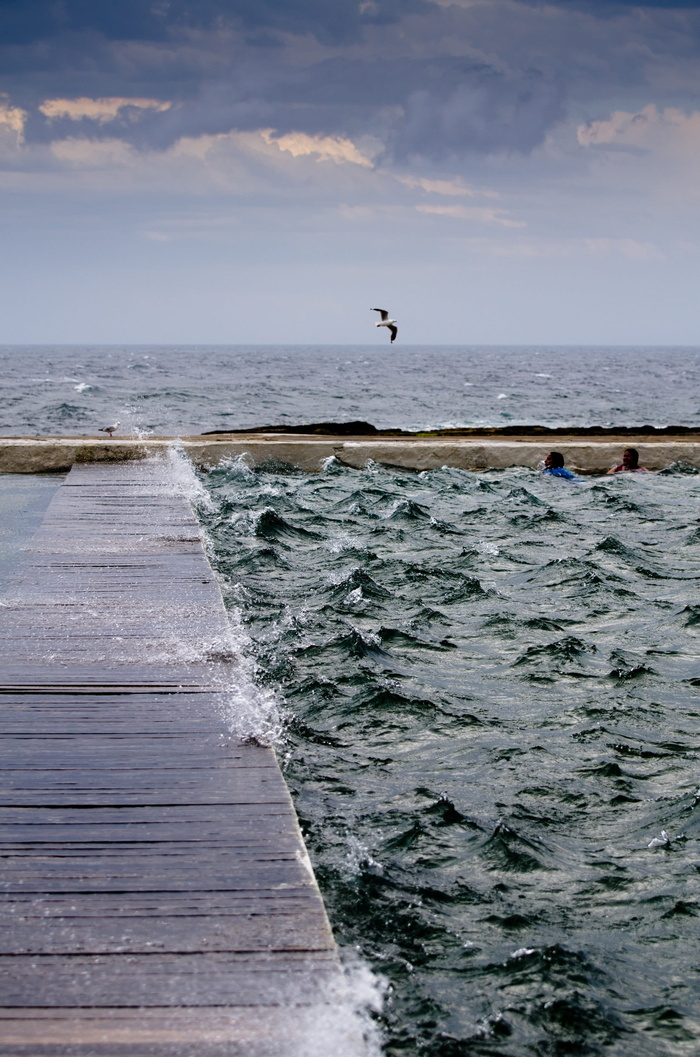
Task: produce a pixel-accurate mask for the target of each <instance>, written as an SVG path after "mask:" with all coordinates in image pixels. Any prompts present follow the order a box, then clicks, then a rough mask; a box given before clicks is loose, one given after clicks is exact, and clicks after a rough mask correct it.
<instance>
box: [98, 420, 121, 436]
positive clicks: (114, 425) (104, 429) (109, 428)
mask: <svg viewBox="0 0 700 1057" xmlns="http://www.w3.org/2000/svg"><path fill="white" fill-rule="evenodd" d="M118 425H119V423H118V422H113V423H112V425H111V426H100V427H99V428H98V431H97V432H98V433H106V434H107V435H108V436H109V437H111V436H112V434H113V433H114V431H115V430H116V428H117V426H118Z"/></svg>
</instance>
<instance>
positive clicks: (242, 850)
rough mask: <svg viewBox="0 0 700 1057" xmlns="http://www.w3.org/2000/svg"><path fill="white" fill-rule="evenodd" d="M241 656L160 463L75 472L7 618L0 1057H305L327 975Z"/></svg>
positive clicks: (0, 653)
mask: <svg viewBox="0 0 700 1057" xmlns="http://www.w3.org/2000/svg"><path fill="white" fill-rule="evenodd" d="M236 666H237V657H236V652H235V649H234V648H233V647H232V645H231V638H230V635H229V630H228V625H227V619H226V615H225V610H224V607H223V602H222V599H221V594H220V591H219V589H218V586H217V584H216V580H215V578H214V575H213V573H212V570H211V568H210V566H209V564H208V562H207V560H206V557H205V555H204V552H203V550H202V545H201V541H200V534H199V529H198V526H197V523H196V520H195V518H194V516H193V514H192V511H191V509H190V507H189V504H188V503H187V502H186V500H185V499H184V498H182V497H181V496H179V495H178V494H177V493H176V490H175V489H174V488H173V486H172V482H171V481H170V480H169V479H168V474H167V467H166V466H165V465H160V466H159V465H156V464H152V463H150V462H142V463H132V464H126V465H114V466H99V465H98V466H95V465H91V466H76V467H74V468H73V470H72V471H71V473H70V474H69V476H68V478H67V480H66V482H65V484H64V485H63V486H62V487H61V488H60V489H59V490H58V492H57V494H56V496H55V497H54V499H53V501H52V503H51V504H50V506H49V508H48V510H47V512H46V516H45V518H44V521H43V523H42V525H41V527H40V529H39V531H38V532H37V534H36V536H35V538H34V540H33V541H32V544H31V547H30V548H29V549H28V550H27V552H26V560H25V563H24V565H23V566H22V568H21V569H19V570H18V575H17V577H16V580H15V582H14V583H13V585H12V586H11V588H10V590H9V592H8V594H7V596H6V598H5V600H4V603H3V605H2V607H0V729H2V732H3V739H2V740H1V741H0V789H1V790H2V800H1V803H0V860H1V861H2V872H1V876H0V1057H3V1055H4V1054H9V1053H13V1054H25V1053H26V1054H29V1053H31V1054H33V1055H38V1054H42V1053H45V1054H46V1055H50V1054H59V1053H65V1054H69V1053H70V1054H71V1055H84V1057H87V1055H88V1054H90V1055H91V1057H94V1055H96V1054H98V1053H99V1054H103V1055H104V1057H109V1055H112V1054H116V1053H120V1054H125V1055H126V1054H133V1055H136V1054H145V1053H146V1052H147V1053H149V1054H159V1053H163V1054H164V1055H165V1054H166V1053H167V1054H169V1055H171V1057H172V1055H176V1054H179V1053H182V1054H183V1057H184V1054H187V1055H188V1057H189V1055H190V1054H191V1053H192V1052H193V1051H192V1045H194V1043H195V1042H196V1045H197V1053H198V1055H199V1054H200V1053H201V1054H208V1053H211V1054H215V1053H219V1052H220V1053H221V1054H222V1055H223V1053H224V1052H225V1053H226V1054H227V1057H231V1054H235V1053H238V1052H240V1053H246V1054H247V1055H248V1054H253V1053H255V1054H256V1057H257V1054H258V1053H260V1054H263V1053H266V1052H268V1050H269V1052H270V1054H272V1053H273V1052H274V1053H275V1054H283V1053H290V1054H292V1053H296V1052H298V1051H295V1050H292V1049H289V1047H290V1046H291V1045H293V1043H292V1042H291V1041H290V1040H293V1039H294V1037H295V1036H294V1032H293V1031H292V1030H291V1026H292V1025H293V1024H294V1023H295V1022H296V1023H298V1022H299V1016H300V1014H299V1009H300V1008H303V1007H305V1006H306V1007H308V1008H312V1007H314V1006H315V1005H317V1004H323V1003H324V1002H327V1001H328V987H329V986H330V984H331V983H332V982H333V981H335V982H336V983H337V981H338V980H339V978H340V973H339V965H338V961H337V954H336V950H335V946H334V944H333V940H332V937H331V934H330V930H329V928H328V922H327V920H326V916H325V911H324V908H323V904H322V901H321V897H320V894H319V891H318V888H317V886H316V883H315V880H314V878H313V873H312V871H311V869H310V866H309V863H308V857H307V855H306V851H305V849H304V846H303V842H302V840H301V835H300V833H299V828H298V824H297V821H296V817H295V815H294V811H293V807H292V804H291V800H290V797H289V792H288V790H287V788H286V786H285V784H284V781H283V779H282V776H281V773H280V771H279V767H278V765H277V762H276V760H275V757H274V754H273V752H272V750H271V749H269V748H266V747H264V746H260V745H256V744H243V743H241V742H240V740H238V739H237V738H235V737H232V735H231V733H230V731H229V730H228V728H227V725H226V722H225V719H224V716H225V714H226V708H227V707H228V708H230V705H229V704H228V703H227V687H229V686H235V675H236ZM127 1007H133V1008H136V1007H138V1009H139V1016H138V1018H137V1019H136V1020H135V1019H134V1018H133V1017H130V1016H129V1015H127V1014H125V1013H124V1010H125V1009H126V1008H127ZM165 1007H168V1008H170V1009H171V1011H172V1014H173V1016H174V1017H175V1019H174V1020H172V1019H170V1014H168V1016H166V1017H164V1016H163V1014H162V1013H160V1012H158V1010H162V1009H163V1008H165ZM195 1007H196V1010H197V1017H198V1018H199V1019H197V1018H194V1017H193V1009H194V1008H195ZM214 1007H217V1012H216V1013H215V1014H214V1012H210V1013H207V1014H206V1016H208V1017H210V1018H211V1017H219V1018H220V1017H221V1015H222V1014H221V1011H222V1010H223V1011H224V1013H225V1016H224V1019H223V1020H221V1019H219V1020H218V1021H216V1023H217V1025H218V1027H217V1028H216V1030H215V1031H214V1030H213V1029H211V1024H212V1023H213V1021H212V1020H211V1019H209V1020H208V1021H207V1020H206V1017H205V1020H204V1021H202V1019H201V1016H199V1012H200V1011H206V1010H207V1009H209V1010H211V1011H213V1009H214ZM263 1009H265V1010H268V1011H270V1010H274V1009H279V1010H281V1011H282V1015H281V1016H280V1017H279V1018H277V1019H276V1020H275V1018H274V1017H273V1018H272V1019H271V1020H269V1023H270V1024H276V1027H274V1030H272V1029H271V1030H270V1031H262V1030H261V1027H260V1024H261V1020H260V1011H261V1010H263ZM49 1010H52V1011H53V1012H51V1013H50V1014H49V1012H48V1011H49ZM86 1010H87V1011H89V1012H88V1013H86V1012H85V1011H86ZM149 1010H150V1011H151V1014H149V1012H148V1011H149ZM242 1011H243V1012H242ZM294 1011H296V1012H294ZM149 1016H150V1020H149V1019H148V1018H149ZM144 1018H146V1019H145V1020H144ZM227 1018H228V1019H227ZM295 1018H296V1019H295ZM146 1023H147V1024H150V1027H144V1024H146ZM202 1024H204V1025H205V1026H204V1027H202V1026H201V1025H202ZM206 1024H209V1025H210V1027H206ZM173 1025H175V1027H173ZM195 1025H197V1026H195ZM307 1029H308V1026H307V1028H305V1029H304V1030H307ZM81 1039H82V1040H83V1041H81ZM222 1040H223V1041H222ZM251 1040H252V1041H251ZM297 1042H298V1040H297ZM252 1045H254V1046H255V1047H262V1048H255V1049H250V1046H252ZM294 1045H297V1043H294ZM299 1045H301V1044H299ZM266 1047H267V1049H266Z"/></svg>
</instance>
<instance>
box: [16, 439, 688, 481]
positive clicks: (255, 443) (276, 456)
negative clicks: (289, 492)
mask: <svg viewBox="0 0 700 1057" xmlns="http://www.w3.org/2000/svg"><path fill="white" fill-rule="evenodd" d="M173 444H178V445H179V446H180V447H181V448H182V449H183V450H184V451H185V452H186V453H187V455H188V456H189V457H190V459H191V460H192V462H193V463H194V464H195V465H196V466H198V467H200V468H202V469H212V468H214V467H215V466H219V465H220V464H221V463H222V462H224V461H225V460H227V459H235V458H237V457H239V456H244V457H245V459H246V462H247V463H248V465H250V466H251V467H252V468H257V467H262V466H265V465H271V466H274V465H286V466H291V467H294V468H295V469H300V470H305V471H307V472H309V473H315V472H318V471H319V470H320V469H321V468H322V466H323V463H324V462H325V460H326V459H328V458H329V457H331V456H335V457H336V458H337V459H338V461H339V462H341V463H343V464H344V465H346V466H354V467H356V468H360V467H363V466H366V465H367V463H368V462H369V461H370V460H372V461H374V462H377V463H382V464H384V465H387V466H397V467H401V468H402V469H406V470H430V469H436V468H438V467H440V466H454V467H459V468H461V469H464V470H488V469H505V468H507V467H509V466H531V467H534V466H536V465H537V463H538V462H539V461H540V460H541V459H543V458H544V457H545V455H546V454H547V452H548V451H550V450H552V449H555V450H556V451H560V452H562V454H563V455H564V458H565V461H566V465H567V466H568V467H570V468H571V469H572V470H575V471H578V472H579V473H584V474H587V473H605V472H606V471H607V470H609V469H610V467H611V466H612V465H614V464H615V463H619V462H620V461H621V460H622V452H623V450H624V449H625V448H626V447H629V446H630V445H633V446H634V447H636V448H637V450H638V451H639V456H640V463H641V464H642V465H643V466H646V467H648V468H649V469H650V470H661V469H663V468H664V467H665V466H669V465H670V464H671V463H674V462H678V461H682V462H686V463H690V464H691V465H693V466H696V467H698V468H700V431H699V432H698V433H693V434H686V435H684V436H683V437H678V438H677V437H672V436H668V435H667V436H664V437H663V438H658V439H657V438H654V437H652V438H650V439H647V438H646V437H644V438H642V437H640V438H639V439H637V438H635V437H630V436H620V437H619V438H618V437H614V436H605V437H601V438H600V439H598V438H590V437H586V438H582V437H580V436H579V437H577V436H575V434H574V433H573V432H572V435H571V436H568V437H567V436H549V437H547V436H545V437H543V438H542V439H533V438H532V437H523V438H518V437H511V436H508V437H503V438H498V439H491V438H488V439H487V438H480V437H474V436H468V437H450V438H445V437H426V436H417V437H382V438H376V439H373V438H365V437H357V438H346V437H333V436H322V437H318V436H303V435H287V436H285V435H284V434H273V435H265V434H260V433H256V434H247V435H246V434H237V435H223V436H217V437H216V438H214V437H211V436H206V435H205V436H191V437H181V438H177V437H148V438H146V439H130V438H123V437H119V438H114V439H112V440H107V439H103V438H92V437H0V473H51V472H66V471H68V470H69V469H70V468H71V466H73V464H74V463H87V462H126V461H129V460H132V459H144V458H147V457H148V456H149V455H151V454H156V453H157V452H163V451H165V450H167V448H169V447H170V446H172V445H173Z"/></svg>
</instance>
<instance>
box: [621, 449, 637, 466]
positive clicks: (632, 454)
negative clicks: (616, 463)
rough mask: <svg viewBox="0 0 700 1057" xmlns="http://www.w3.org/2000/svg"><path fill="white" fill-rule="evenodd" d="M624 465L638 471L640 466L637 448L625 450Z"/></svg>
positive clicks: (623, 454) (623, 455)
mask: <svg viewBox="0 0 700 1057" xmlns="http://www.w3.org/2000/svg"><path fill="white" fill-rule="evenodd" d="M622 465H623V466H627V467H628V468H629V469H630V470H636V469H637V467H638V466H639V452H638V451H637V449H636V448H625V450H624V451H623V453H622Z"/></svg>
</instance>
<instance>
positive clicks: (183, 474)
mask: <svg viewBox="0 0 700 1057" xmlns="http://www.w3.org/2000/svg"><path fill="white" fill-rule="evenodd" d="M165 457H166V461H167V466H168V476H169V478H170V481H169V483H170V484H172V486H173V488H174V489H175V491H177V492H178V493H179V494H180V495H182V496H184V497H185V498H186V499H188V500H189V501H190V503H191V504H192V506H193V507H194V508H195V510H206V511H208V512H210V513H211V512H213V511H214V510H215V509H216V507H215V505H214V502H213V500H212V498H211V496H210V495H209V493H208V492H207V490H206V488H205V487H204V485H203V484H202V482H201V481H200V480H199V478H198V477H197V475H196V473H195V472H194V469H193V467H192V463H191V462H190V460H189V459H188V458H187V455H186V454H185V452H184V449H183V448H182V445H181V444H179V443H178V442H177V441H175V442H174V443H173V444H170V445H168V448H167V451H166V456H165Z"/></svg>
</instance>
